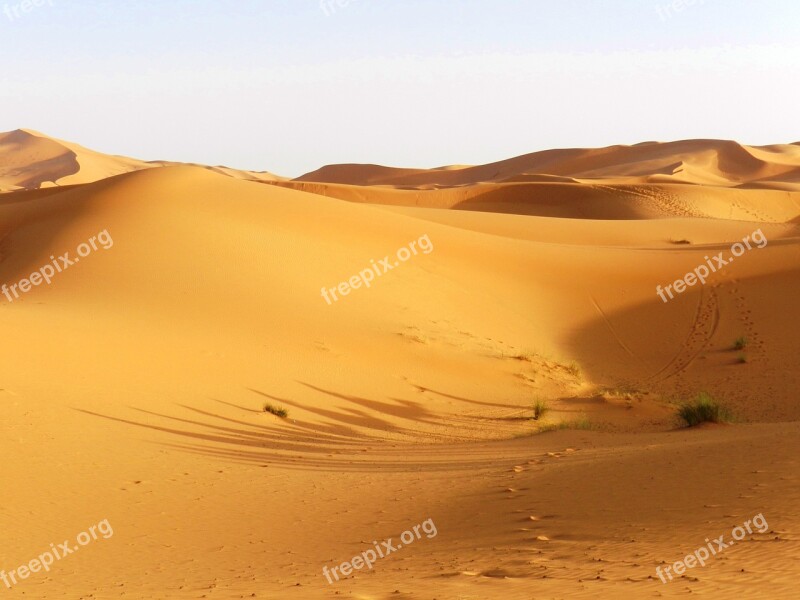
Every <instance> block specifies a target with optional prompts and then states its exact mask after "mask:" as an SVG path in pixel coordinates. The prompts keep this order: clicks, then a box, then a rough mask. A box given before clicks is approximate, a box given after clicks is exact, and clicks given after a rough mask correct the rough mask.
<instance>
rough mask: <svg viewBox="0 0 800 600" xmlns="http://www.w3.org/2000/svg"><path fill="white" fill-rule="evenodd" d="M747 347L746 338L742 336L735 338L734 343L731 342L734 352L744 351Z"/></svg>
mask: <svg viewBox="0 0 800 600" xmlns="http://www.w3.org/2000/svg"><path fill="white" fill-rule="evenodd" d="M746 347H747V338H746V337H744V336H742V337H740V338H737V339H736V341H735V342H733V349H734V350H744V349H745V348H746Z"/></svg>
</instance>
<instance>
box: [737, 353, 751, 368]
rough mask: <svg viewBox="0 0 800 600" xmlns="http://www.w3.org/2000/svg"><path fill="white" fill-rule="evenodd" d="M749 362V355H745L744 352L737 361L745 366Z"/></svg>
mask: <svg viewBox="0 0 800 600" xmlns="http://www.w3.org/2000/svg"><path fill="white" fill-rule="evenodd" d="M747 360H748V359H747V354H745V353H744V352H742V353H741V354H739V356H737V357H736V361H737V362H738V363H739V364H740V365H743V364H745V363H747Z"/></svg>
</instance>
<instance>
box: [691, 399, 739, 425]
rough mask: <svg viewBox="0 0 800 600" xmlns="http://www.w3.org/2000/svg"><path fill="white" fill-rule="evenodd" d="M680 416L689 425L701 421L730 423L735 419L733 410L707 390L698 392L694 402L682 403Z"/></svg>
mask: <svg viewBox="0 0 800 600" xmlns="http://www.w3.org/2000/svg"><path fill="white" fill-rule="evenodd" d="M678 416H679V417H680V418H681V419H683V421H684V422H685V423H686V425H688V426H689V427H694V426H695V425H699V424H700V423H730V422H731V421H732V420H733V415H732V414H731V412H730V411H729V410H728V409H727V408H725V407H724V406H723V405H722V404H720V403H719V402H717V401H716V400H714V398H712V397H711V395H710V394H707V393H706V392H702V393H700V394H698V396H697V398H695V399H694V400H693V401H692V402H688V403H686V404H684V405H682V406H681V407H680V408H679V409H678Z"/></svg>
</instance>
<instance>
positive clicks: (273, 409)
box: [264, 403, 289, 419]
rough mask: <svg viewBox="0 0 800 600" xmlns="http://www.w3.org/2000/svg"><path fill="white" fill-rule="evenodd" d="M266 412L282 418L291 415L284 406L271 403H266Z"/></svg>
mask: <svg viewBox="0 0 800 600" xmlns="http://www.w3.org/2000/svg"><path fill="white" fill-rule="evenodd" d="M264 412H265V413H270V414H272V415H275V416H276V417H280V418H281V419H285V418H286V417H288V416H289V411H288V410H286V409H285V408H283V407H282V406H272V404H269V403H267V404H265V405H264Z"/></svg>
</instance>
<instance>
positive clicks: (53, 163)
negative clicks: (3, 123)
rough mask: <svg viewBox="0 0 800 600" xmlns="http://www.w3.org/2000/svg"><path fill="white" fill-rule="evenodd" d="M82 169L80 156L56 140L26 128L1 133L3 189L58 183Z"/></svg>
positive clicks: (0, 162)
mask: <svg viewBox="0 0 800 600" xmlns="http://www.w3.org/2000/svg"><path fill="white" fill-rule="evenodd" d="M78 171H80V164H78V161H77V155H76V154H75V153H74V152H72V151H70V150H69V149H67V148H65V147H64V146H62V145H60V144H58V143H57V142H54V141H53V140H49V139H46V138H42V137H38V136H35V135H33V134H31V133H29V132H28V131H25V130H22V129H18V130H16V131H12V132H10V133H2V134H0V191H4V190H8V189H15V188H27V189H30V188H39V187H42V186H43V185H44V184H48V183H49V184H50V185H55V182H57V181H58V180H60V179H63V178H65V177H69V176H70V175H74V174H75V173H77V172H78Z"/></svg>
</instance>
